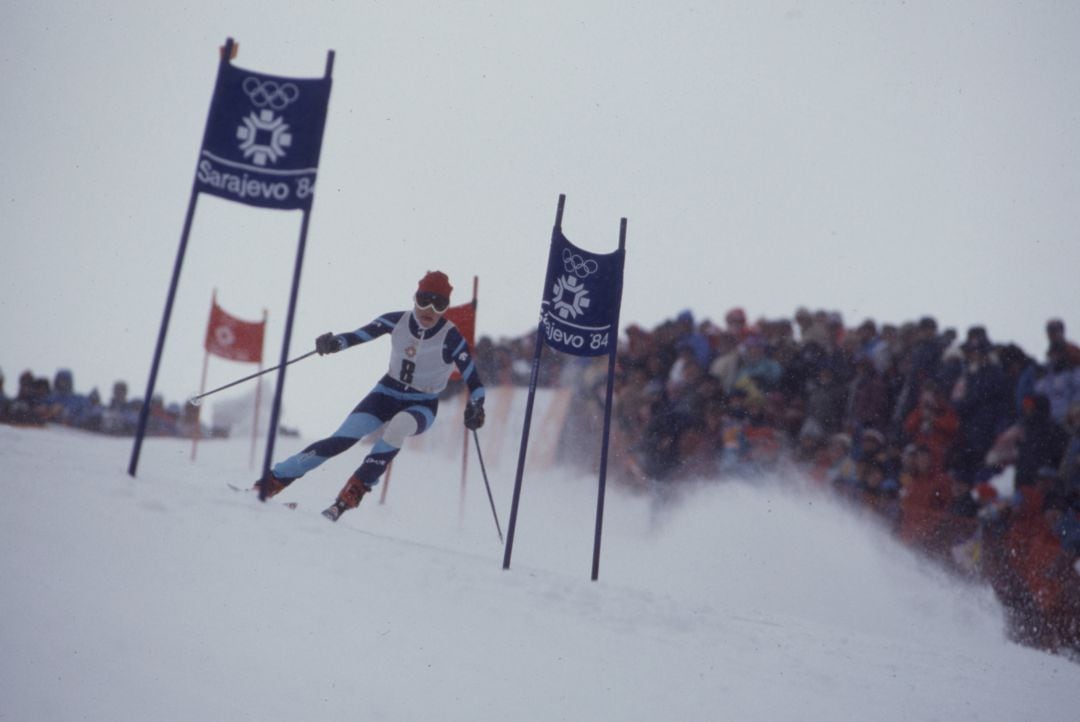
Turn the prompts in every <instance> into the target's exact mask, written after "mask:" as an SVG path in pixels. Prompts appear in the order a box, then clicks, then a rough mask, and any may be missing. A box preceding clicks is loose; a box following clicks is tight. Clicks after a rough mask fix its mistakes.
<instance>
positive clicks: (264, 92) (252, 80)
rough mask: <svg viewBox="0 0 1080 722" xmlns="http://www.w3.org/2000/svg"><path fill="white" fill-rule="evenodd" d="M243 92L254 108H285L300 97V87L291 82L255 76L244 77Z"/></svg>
mask: <svg viewBox="0 0 1080 722" xmlns="http://www.w3.org/2000/svg"><path fill="white" fill-rule="evenodd" d="M243 88H244V93H245V94H247V97H248V98H249V99H250V100H251V102H252V104H253V105H254V106H255V107H256V108H270V109H272V110H277V111H281V110H285V108H286V107H288V106H289V105H290V104H291V103H294V102H296V99H297V98H299V97H300V89H299V88H297V87H296V85H295V84H293V83H279V82H277V81H276V80H259V79H258V78H256V77H247V78H244V84H243Z"/></svg>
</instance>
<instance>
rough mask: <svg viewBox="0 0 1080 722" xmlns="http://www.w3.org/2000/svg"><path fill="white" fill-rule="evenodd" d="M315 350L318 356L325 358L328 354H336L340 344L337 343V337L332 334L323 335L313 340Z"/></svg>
mask: <svg viewBox="0 0 1080 722" xmlns="http://www.w3.org/2000/svg"><path fill="white" fill-rule="evenodd" d="M315 350H316V351H318V352H319V355H320V356H325V355H326V354H328V353H337V352H338V351H340V350H341V343H339V342H338V339H337V336H335V335H334V334H332V333H324V334H323V335H322V336H319V337H318V338H317V339H315Z"/></svg>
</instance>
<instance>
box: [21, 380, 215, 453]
mask: <svg viewBox="0 0 1080 722" xmlns="http://www.w3.org/2000/svg"><path fill="white" fill-rule="evenodd" d="M141 409H142V399H129V398H128V387H127V384H126V383H125V382H123V381H117V382H116V383H115V384H113V388H112V397H111V398H110V399H109V401H108V403H103V402H102V400H101V395H100V394H99V393H98V390H97V389H96V388H95V389H93V390H91V391H90V393H88V394H83V393H79V392H77V391H76V390H75V378H74V374H73V373H72V372H71V370H70V369H60V370H59V371H57V372H56V375H55V376H54V377H53V380H52V381H51V382H50V381H49V379H48V377H45V376H35V375H34V373H33V372H32V371H30V370H27V371H23V372H22V374H20V375H19V388H18V390H17V391H16V393H15V395H14V396H10V397H9V396H8V395H7V392H6V391H5V390H4V374H3V372H2V371H0V423H3V424H12V425H19V426H44V425H45V424H50V423H52V424H60V425H63V426H70V427H73V428H77V429H83V430H85V431H94V432H98V433H103V434H111V435H114V436H133V435H134V434H135V430H136V427H137V426H138V423H139V412H140V411H141ZM196 431H198V433H199V434H201V435H203V436H205V435H206V434H207V430H206V429H205V428H203V427H201V426H200V425H199V420H198V414H197V409H196V407H194V406H191V405H190V404H183V405H181V404H178V403H171V404H169V405H168V406H166V405H165V402H164V398H163V397H162V396H160V395H155V396H154V398H153V400H152V401H151V404H150V413H149V416H148V417H147V425H146V433H147V435H149V436H177V437H184V438H191V437H192V435H193V434H195V433H196Z"/></svg>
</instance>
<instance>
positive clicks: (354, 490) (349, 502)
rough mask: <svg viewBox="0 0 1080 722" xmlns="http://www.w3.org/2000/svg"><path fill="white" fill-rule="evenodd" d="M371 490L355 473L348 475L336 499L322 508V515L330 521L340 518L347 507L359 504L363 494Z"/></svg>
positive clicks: (353, 507) (354, 506)
mask: <svg viewBox="0 0 1080 722" xmlns="http://www.w3.org/2000/svg"><path fill="white" fill-rule="evenodd" d="M369 491H371V487H370V486H368V485H367V484H365V483H364V482H362V481H360V480H359V479H357V478H356V475H355V474H354V475H353V476H350V477H349V480H348V481H347V482H345V486H344V488H342V490H341V492H340V493H338V497H337V501H335V502H334V503H333V504H331V505H330V506H328V507H326V509H324V510H323V513H322V515H323V516H325V517H326V518H327V519H329V520H330V521H337V520H338V519H340V518H341V515H342V514H344V513H345V512H346V511H348V510H349V509H355V508H356V507H358V506H359V505H360V500H361V499H363V498H364V494H366V493H368V492H369Z"/></svg>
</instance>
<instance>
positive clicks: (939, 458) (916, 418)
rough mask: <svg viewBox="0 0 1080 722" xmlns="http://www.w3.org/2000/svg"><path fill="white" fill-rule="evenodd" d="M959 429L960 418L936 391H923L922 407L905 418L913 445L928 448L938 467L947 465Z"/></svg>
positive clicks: (920, 404) (920, 405)
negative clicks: (947, 455) (946, 456)
mask: <svg viewBox="0 0 1080 722" xmlns="http://www.w3.org/2000/svg"><path fill="white" fill-rule="evenodd" d="M959 430H960V417H959V416H957V414H956V411H955V410H954V409H953V407H952V405H951V404H950V403H949V402H948V401H947V400H945V399H944V398H942V396H941V394H939V393H938V392H937V391H936V390H935V389H933V388H928V389H926V390H924V391H923V392H922V395H921V396H920V398H919V405H918V406H916V407H915V408H914V409H912V410H911V413H909V414H908V415H907V418H906V419H904V434H905V435H906V436H907V438H908V439H910V440H911V442H912V443H915V444H922V445H924V446H926V447H927V448H928V449H929V450H930V454H931V455H932V456H933V460H934V465H935V466H938V467H944V466H945V455H946V453H947V452H948V451H949V448H950V447H951V446H952V445H953V442H954V441H955V440H956V434H957V432H958V431H959Z"/></svg>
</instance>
